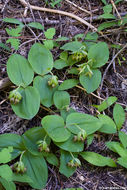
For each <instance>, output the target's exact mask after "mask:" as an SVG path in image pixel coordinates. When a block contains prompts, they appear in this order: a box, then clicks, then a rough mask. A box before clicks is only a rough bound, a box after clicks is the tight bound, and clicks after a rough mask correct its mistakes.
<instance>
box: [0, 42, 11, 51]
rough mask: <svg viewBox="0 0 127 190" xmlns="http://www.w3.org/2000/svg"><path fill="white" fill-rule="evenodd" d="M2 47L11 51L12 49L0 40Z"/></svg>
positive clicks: (0, 46)
mask: <svg viewBox="0 0 127 190" xmlns="http://www.w3.org/2000/svg"><path fill="white" fill-rule="evenodd" d="M0 48H3V49H5V50H7V51H11V49H10V48H9V47H8V46H7V45H6V44H4V43H2V42H0Z"/></svg>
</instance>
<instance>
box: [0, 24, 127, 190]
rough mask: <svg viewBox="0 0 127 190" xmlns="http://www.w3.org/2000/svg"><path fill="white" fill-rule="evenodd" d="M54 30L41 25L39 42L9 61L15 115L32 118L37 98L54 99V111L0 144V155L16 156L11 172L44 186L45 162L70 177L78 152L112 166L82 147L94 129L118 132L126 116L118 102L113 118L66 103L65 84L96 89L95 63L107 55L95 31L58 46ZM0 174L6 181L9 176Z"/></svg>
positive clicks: (46, 101)
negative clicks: (63, 75) (56, 50)
mask: <svg viewBox="0 0 127 190" xmlns="http://www.w3.org/2000/svg"><path fill="white" fill-rule="evenodd" d="M32 25H34V24H32ZM55 32H56V31H55V29H54V28H50V29H48V30H47V31H45V32H44V35H45V37H46V39H45V40H43V44H41V43H35V44H33V45H32V47H31V49H30V51H29V52H28V59H26V58H25V57H23V56H21V55H19V54H13V55H11V56H10V57H9V59H8V61H7V73H8V76H9V78H10V80H11V81H12V83H13V84H15V89H14V90H13V91H11V92H10V94H9V100H10V102H11V107H12V109H13V111H14V112H15V113H16V115H18V116H19V117H21V118H24V119H32V118H33V117H34V116H35V115H36V114H37V113H38V111H39V108H40V104H42V105H43V106H45V107H47V108H49V107H51V106H52V105H54V106H55V108H54V113H55V112H56V113H57V115H56V114H54V115H47V116H45V117H43V118H42V120H41V124H42V127H34V128H32V129H29V130H28V131H26V132H25V133H24V134H23V135H22V136H19V135H16V134H4V135H0V150H1V151H2V154H3V156H4V154H5V152H6V154H7V156H6V157H7V158H6V159H7V161H6V162H7V163H8V162H10V161H11V160H14V159H15V158H18V157H20V158H19V161H18V162H16V163H15V164H14V166H13V167H12V168H13V171H11V173H12V175H15V176H17V175H18V176H19V178H18V180H20V181H21V180H23V179H24V178H23V179H21V178H20V176H22V177H24V176H27V177H28V178H27V180H28V181H25V182H27V183H28V184H29V185H30V186H31V187H32V188H35V189H42V188H44V187H45V185H46V182H47V178H48V167H47V162H48V163H50V164H52V165H54V166H56V167H57V168H58V169H59V172H60V173H62V174H64V175H65V176H66V177H70V176H71V175H72V174H73V173H74V172H75V170H76V168H77V167H80V165H81V159H80V158H81V157H82V159H84V160H86V161H87V162H89V163H90V164H93V165H96V166H100V167H104V166H109V167H116V163H115V161H114V160H113V159H111V158H109V157H104V156H102V155H100V154H98V153H94V152H89V151H86V149H85V148H84V147H85V146H84V145H86V147H88V146H89V145H90V144H91V143H92V141H93V138H94V133H96V132H99V133H106V134H114V133H117V131H120V129H121V127H122V125H123V123H124V121H125V113H124V110H123V108H122V107H121V106H120V105H118V104H115V106H114V108H113V119H114V121H113V119H112V118H110V117H109V116H107V115H103V114H99V115H97V116H96V117H95V116H92V115H89V114H84V113H78V112H76V111H75V110H73V109H72V108H70V95H69V93H68V92H67V91H65V90H68V89H70V88H73V87H75V86H76V85H77V84H78V83H81V85H82V86H83V87H84V88H85V90H86V92H87V93H91V92H93V91H95V90H96V89H97V88H98V87H99V84H100V82H101V72H100V70H99V68H100V67H102V66H103V65H105V64H106V62H107V61H108V58H109V49H108V45H107V44H106V43H104V42H99V43H96V40H97V38H98V35H97V34H96V33H94V34H93V33H88V34H87V36H86V37H85V40H84V41H80V40H81V38H82V37H83V36H82V35H78V36H76V37H75V38H74V39H71V40H70V41H69V42H66V43H65V44H64V45H63V46H60V44H59V41H67V40H68V39H67V38H65V37H61V38H58V39H56V40H54V39H53V38H54V36H55ZM88 39H91V41H90V42H89V41H88ZM56 43H57V44H56ZM55 46H57V47H59V49H60V51H61V53H60V55H59V58H58V59H57V60H55V62H54V58H53V54H52V53H51V51H50V50H51V49H53V48H54V47H55ZM63 68H64V69H65V70H66V71H67V72H68V74H67V76H68V77H67V78H68V79H67V80H64V81H62V84H60V85H59V82H61V81H60V79H59V78H58V76H56V74H54V69H55V71H56V70H57V72H59V70H61V69H63ZM34 74H36V75H34ZM72 74H73V75H72ZM72 76H73V78H72ZM74 76H75V77H74ZM116 100H117V98H116V97H109V98H108V99H107V100H105V101H104V102H102V104H101V105H93V106H94V107H95V108H97V109H98V112H100V113H101V112H102V111H104V110H106V109H107V108H108V107H109V106H111V105H113V104H114V103H115V102H116ZM51 143H53V144H54V149H52V148H51V147H52V145H51ZM10 147H11V148H10ZM59 157H60V159H59ZM1 158H2V157H1ZM3 164H4V163H3ZM3 166H4V165H3ZM4 167H6V166H4ZM8 167H9V166H8ZM9 170H10V169H9ZM14 172H16V173H17V174H14ZM21 174H22V175H21ZM2 179H3V178H2ZM4 180H6V181H8V179H7V178H4ZM13 181H15V179H14V178H11V180H10V181H9V182H10V183H11V184H13V186H14V183H13ZM23 182H24V181H23ZM1 184H2V185H3V186H4V182H2V181H1ZM4 187H5V186H4ZM5 188H6V189H7V187H5ZM12 189H15V186H14V187H12Z"/></svg>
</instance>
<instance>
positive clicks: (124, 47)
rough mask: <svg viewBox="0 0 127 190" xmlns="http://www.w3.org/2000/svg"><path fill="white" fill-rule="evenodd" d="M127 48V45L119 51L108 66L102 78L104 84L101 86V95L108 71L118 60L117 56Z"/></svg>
mask: <svg viewBox="0 0 127 190" xmlns="http://www.w3.org/2000/svg"><path fill="white" fill-rule="evenodd" d="M126 47H127V44H126V45H125V46H124V47H123V48H122V49H121V50H119V51H118V52H117V53H116V55H115V56H114V57H113V58H112V60H111V62H110V63H109V65H108V66H107V68H106V69H105V72H104V74H103V77H102V82H101V86H100V93H101V90H102V86H103V83H104V79H105V76H106V74H107V71H108V69H109V68H110V66H111V65H112V63H113V62H114V60H115V59H116V58H117V56H118V55H119V54H120V53H121V52H122V51H123V50H124V49H125V48H126Z"/></svg>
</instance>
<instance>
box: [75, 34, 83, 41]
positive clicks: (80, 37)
mask: <svg viewBox="0 0 127 190" xmlns="http://www.w3.org/2000/svg"><path fill="white" fill-rule="evenodd" d="M84 37H85V34H84V33H81V34H76V35H75V36H74V39H75V40H82V39H83V38H84Z"/></svg>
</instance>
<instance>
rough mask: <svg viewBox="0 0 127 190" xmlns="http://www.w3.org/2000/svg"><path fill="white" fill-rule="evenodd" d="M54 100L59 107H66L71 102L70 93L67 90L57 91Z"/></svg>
mask: <svg viewBox="0 0 127 190" xmlns="http://www.w3.org/2000/svg"><path fill="white" fill-rule="evenodd" d="M53 101H54V104H55V106H56V107H57V108H58V109H64V108H66V107H67V106H69V104H70V95H69V93H68V92H66V91H56V92H55V93H54V96H53Z"/></svg>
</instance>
